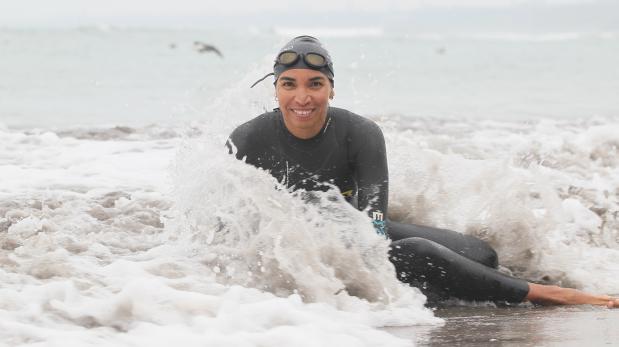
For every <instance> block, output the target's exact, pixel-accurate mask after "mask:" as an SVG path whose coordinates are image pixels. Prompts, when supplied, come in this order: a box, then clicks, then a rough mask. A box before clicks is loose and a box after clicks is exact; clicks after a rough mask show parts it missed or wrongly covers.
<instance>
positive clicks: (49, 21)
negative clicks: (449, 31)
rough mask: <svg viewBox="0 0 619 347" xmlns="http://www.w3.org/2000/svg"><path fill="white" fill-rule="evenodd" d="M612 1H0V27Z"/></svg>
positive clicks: (171, 21)
mask: <svg viewBox="0 0 619 347" xmlns="http://www.w3.org/2000/svg"><path fill="white" fill-rule="evenodd" d="M612 1H615V0H383V1H379V0H357V1H353V0H310V1H307V0H306V1H285V0H260V1H239V0H105V1H103V0H90V1H88V0H53V1H49V0H0V27H2V26H15V25H16V26H45V25H62V24H63V23H64V24H66V25H69V26H70V25H89V24H92V25H96V24H122V25H131V24H145V23H146V24H152V25H157V24H162V25H167V24H179V25H182V24H183V20H182V19H183V18H186V17H191V18H199V17H220V18H221V17H242V16H251V15H257V14H269V13H275V12H276V13H278V14H282V13H283V14H285V13H290V14H293V15H297V16H298V15H299V14H301V13H308V12H309V13H313V14H328V13H337V12H339V13H346V12H350V13H353V12H354V13H373V12H374V13H375V12H381V13H388V12H392V13H396V12H402V11H414V10H420V9H428V8H434V9H454V8H495V9H496V8H505V9H509V8H511V7H518V6H537V7H540V6H542V7H548V6H558V5H574V4H576V5H581V6H583V5H584V6H596V5H599V4H605V3H609V2H612Z"/></svg>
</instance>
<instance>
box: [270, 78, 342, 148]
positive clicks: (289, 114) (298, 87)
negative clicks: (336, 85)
mask: <svg viewBox="0 0 619 347" xmlns="http://www.w3.org/2000/svg"><path fill="white" fill-rule="evenodd" d="M275 92H276V95H277V99H278V100H279V108H280V110H281V111H282V114H283V116H284V124H285V125H286V128H287V129H288V131H290V133H292V135H294V136H295V137H298V138H300V139H309V138H312V137H314V136H316V135H318V133H319V132H320V129H322V126H323V125H324V124H325V120H326V119H327V109H328V106H329V99H330V98H333V87H332V86H331V82H330V81H329V79H328V78H327V76H326V75H325V74H323V73H322V72H320V71H316V70H310V69H290V70H286V71H284V72H282V74H281V75H280V76H279V78H278V79H277V83H276V85H275Z"/></svg>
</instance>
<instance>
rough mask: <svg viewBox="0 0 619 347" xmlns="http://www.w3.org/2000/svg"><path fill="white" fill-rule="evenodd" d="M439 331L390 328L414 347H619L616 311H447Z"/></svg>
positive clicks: (582, 308) (576, 308) (575, 308)
mask: <svg viewBox="0 0 619 347" xmlns="http://www.w3.org/2000/svg"><path fill="white" fill-rule="evenodd" d="M435 314H436V315H437V316H439V317H442V318H444V319H445V325H444V326H442V327H433V326H415V327H390V328H385V330H386V331H388V332H390V333H392V334H394V335H396V336H399V337H402V338H408V339H411V340H412V341H413V342H414V343H415V345H416V346H419V347H423V346H619V310H616V309H615V310H610V309H607V308H603V307H593V306H570V307H559V306H557V307H513V308H495V307H449V308H439V309H437V310H436V311H435Z"/></svg>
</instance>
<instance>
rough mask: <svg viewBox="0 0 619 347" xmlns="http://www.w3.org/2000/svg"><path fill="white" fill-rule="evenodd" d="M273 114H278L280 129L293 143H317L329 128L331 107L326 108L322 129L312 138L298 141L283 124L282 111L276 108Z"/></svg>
mask: <svg viewBox="0 0 619 347" xmlns="http://www.w3.org/2000/svg"><path fill="white" fill-rule="evenodd" d="M273 111H274V112H277V113H278V114H279V117H278V118H279V123H280V125H281V127H282V128H283V129H284V132H285V133H286V134H287V135H288V137H289V138H291V139H294V140H295V141H298V142H299V143H311V142H315V141H318V140H320V139H321V138H322V136H323V135H324V134H325V133H326V132H327V130H328V129H329V126H330V125H331V121H332V118H331V107H330V106H327V118H325V123H324V124H323V125H322V128H320V131H319V132H318V134H316V135H315V136H314V137H310V138H309V139H300V138H298V137H296V136H294V135H293V134H292V133H291V132H290V130H288V128H287V127H286V124H285V123H284V115H283V114H282V110H281V109H280V108H279V107H277V108H274V109H273Z"/></svg>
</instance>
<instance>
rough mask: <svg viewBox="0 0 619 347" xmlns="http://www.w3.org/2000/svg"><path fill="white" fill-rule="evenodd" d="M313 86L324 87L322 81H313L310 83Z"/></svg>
mask: <svg viewBox="0 0 619 347" xmlns="http://www.w3.org/2000/svg"><path fill="white" fill-rule="evenodd" d="M310 85H311V87H312V88H320V87H322V82H320V81H312V83H311V84H310Z"/></svg>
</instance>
